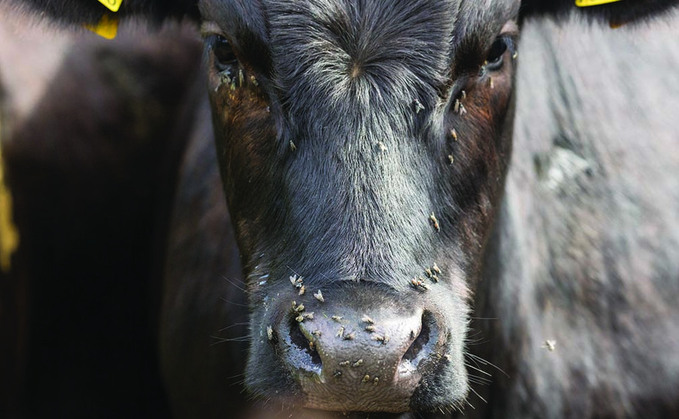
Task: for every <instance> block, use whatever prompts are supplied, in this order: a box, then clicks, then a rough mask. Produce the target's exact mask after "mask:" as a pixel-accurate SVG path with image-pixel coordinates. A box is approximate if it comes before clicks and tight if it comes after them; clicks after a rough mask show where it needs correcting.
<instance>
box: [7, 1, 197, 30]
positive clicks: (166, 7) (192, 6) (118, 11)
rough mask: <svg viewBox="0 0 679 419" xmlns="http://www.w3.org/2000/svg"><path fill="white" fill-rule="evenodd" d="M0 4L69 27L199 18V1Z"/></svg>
mask: <svg viewBox="0 0 679 419" xmlns="http://www.w3.org/2000/svg"><path fill="white" fill-rule="evenodd" d="M0 5H2V6H3V7H9V8H10V9H14V10H18V11H20V12H22V13H28V14H31V15H37V16H40V17H47V18H48V19H50V20H52V21H56V22H58V23H62V24H67V25H72V24H76V25H82V24H96V23H97V22H100V21H101V20H102V18H106V17H108V18H113V17H115V19H116V20H119V19H124V18H127V17H132V16H135V17H142V18H145V19H148V20H149V21H151V22H161V21H163V20H167V19H173V18H175V19H182V18H190V19H195V20H197V19H198V16H199V13H198V0H0Z"/></svg>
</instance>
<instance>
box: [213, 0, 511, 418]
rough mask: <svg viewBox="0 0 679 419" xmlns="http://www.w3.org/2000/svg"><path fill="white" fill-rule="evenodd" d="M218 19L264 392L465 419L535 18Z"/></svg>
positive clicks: (226, 143)
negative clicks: (518, 66)
mask: <svg viewBox="0 0 679 419" xmlns="http://www.w3.org/2000/svg"><path fill="white" fill-rule="evenodd" d="M486 3H488V2H462V3H461V2H457V1H439V0H436V1H434V0H420V1H395V2H389V4H386V3H384V2H378V1H371V0H365V1H359V2H354V1H348V0H346V1H344V0H307V1H303V2H300V1H292V0H289V1H288V0H278V1H259V2H253V3H252V4H250V5H247V6H245V5H244V4H242V3H241V2H229V1H226V2H224V1H205V2H203V3H202V4H201V11H202V14H203V19H204V23H203V34H204V38H205V57H206V63H207V64H206V66H207V71H208V79H209V92H210V98H211V103H212V111H213V120H214V127H215V132H216V141H217V149H218V158H219V160H220V166H221V173H222V178H223V181H224V189H225V192H226V196H227V200H228V204H229V208H230V211H231V216H232V218H233V220H234V224H235V227H236V230H237V238H238V242H239V246H240V249H241V252H242V257H243V261H244V266H245V274H246V277H247V283H248V290H249V293H250V305H251V309H252V316H251V333H252V336H251V337H252V343H251V345H252V346H251V350H250V358H249V362H248V366H247V375H246V376H247V378H246V382H247V385H248V387H249V389H250V390H251V391H252V392H253V393H254V394H256V395H263V396H267V397H271V396H273V395H275V394H278V395H281V396H282V398H283V399H285V400H286V401H288V402H293V403H296V404H301V405H304V406H306V407H311V408H318V409H325V410H338V411H388V412H401V411H408V410H434V409H436V410H440V409H443V410H451V409H454V408H457V407H459V406H460V405H461V403H462V402H463V401H464V399H465V396H466V394H467V391H468V385H467V373H466V369H465V358H464V352H465V345H464V342H465V335H466V330H467V324H468V315H469V309H470V307H469V300H470V295H471V293H472V292H473V289H474V282H475V279H476V277H477V273H478V268H479V260H480V256H481V253H482V252H483V249H484V246H485V241H486V239H487V236H488V233H489V229H490V226H491V224H492V221H493V214H494V213H495V209H496V205H497V203H498V199H499V196H500V194H501V190H502V183H503V179H504V175H505V171H506V167H507V161H508V158H509V152H510V148H511V121H512V114H513V106H512V103H513V101H512V85H513V77H514V67H515V62H514V59H515V58H516V51H515V44H516V37H517V26H516V24H515V19H516V16H517V10H518V2H516V1H511V0H509V1H498V2H492V3H488V4H486Z"/></svg>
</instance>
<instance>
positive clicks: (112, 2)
mask: <svg viewBox="0 0 679 419" xmlns="http://www.w3.org/2000/svg"><path fill="white" fill-rule="evenodd" d="M99 3H101V4H103V5H104V6H106V7H107V8H108V10H110V11H112V12H113V13H115V12H117V11H118V9H120V5H121V4H123V0H99Z"/></svg>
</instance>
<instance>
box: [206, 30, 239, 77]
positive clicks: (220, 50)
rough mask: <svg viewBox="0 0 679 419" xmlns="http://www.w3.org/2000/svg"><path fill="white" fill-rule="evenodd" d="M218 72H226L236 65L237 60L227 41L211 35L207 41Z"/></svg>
mask: <svg viewBox="0 0 679 419" xmlns="http://www.w3.org/2000/svg"><path fill="white" fill-rule="evenodd" d="M208 42H209V44H210V47H211V49H212V53H213V54H214V57H215V66H216V67H217V69H218V70H219V71H224V70H227V69H229V68H231V67H233V66H234V65H236V64H237V63H238V58H237V57H236V54H235V53H234V52H233V48H231V44H230V43H229V41H228V40H227V39H226V38H225V37H223V36H221V35H211V36H210V37H209V39H208Z"/></svg>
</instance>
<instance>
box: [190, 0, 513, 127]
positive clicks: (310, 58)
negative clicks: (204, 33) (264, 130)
mask: <svg viewBox="0 0 679 419" xmlns="http://www.w3.org/2000/svg"><path fill="white" fill-rule="evenodd" d="M518 5H519V1H518V0H393V1H390V2H385V1H380V0H255V1H252V0H250V1H248V2H245V1H243V0H204V1H203V3H202V4H201V10H202V13H203V15H204V18H205V19H207V20H212V21H214V23H216V24H218V25H219V26H220V27H221V29H222V30H223V31H224V32H226V34H227V35H228V36H230V37H231V39H232V41H233V42H235V43H236V44H237V45H236V46H237V47H239V49H240V50H241V51H245V53H247V51H249V50H256V51H262V52H263V53H264V54H266V55H267V62H268V63H269V64H270V65H271V69H272V77H273V78H274V79H275V83H276V84H277V85H278V86H279V87H281V88H282V89H281V91H282V92H285V96H284V97H282V98H281V99H283V101H284V102H285V103H288V104H292V105H294V107H297V108H298V109H297V111H299V112H302V113H306V112H308V111H309V109H323V108H324V107H325V106H330V108H332V109H335V110H337V109H338V108H337V107H338V106H348V107H350V108H351V109H356V107H359V108H362V111H364V112H367V111H368V109H370V113H371V114H373V113H375V109H374V107H375V106H376V105H377V106H378V107H379V108H381V109H382V111H384V112H385V113H388V112H387V111H388V110H389V109H390V108H394V107H399V106H401V105H400V103H401V102H403V101H412V100H413V98H416V97H419V99H420V100H421V101H423V103H425V105H426V104H427V102H428V103H429V105H431V106H433V103H434V102H435V100H436V99H435V98H436V96H437V92H438V91H439V89H440V88H442V86H445V85H446V82H447V81H448V80H449V79H450V75H451V68H453V66H454V64H455V62H454V61H455V60H454V58H455V57H456V55H457V54H456V51H457V49H458V48H464V49H465V50H470V51H471V53H470V51H465V54H463V55H464V56H466V57H469V56H476V57H477V58H476V61H477V64H478V65H480V64H481V63H482V61H483V58H484V56H483V51H485V50H486V49H487V48H488V47H489V46H490V45H491V43H492V42H493V40H494V39H495V37H496V36H497V35H498V34H499V31H500V29H501V27H502V26H503V24H504V23H505V22H506V21H507V20H509V19H511V18H514V17H515V16H516V14H517V13H518ZM246 43H249V44H250V46H248V45H245V44H246ZM253 46H254V47H253ZM397 96H400V97H397ZM290 110H291V112H292V113H293V114H294V113H297V111H296V110H295V109H293V108H291V109H290ZM347 112H348V110H347ZM321 113H322V112H321Z"/></svg>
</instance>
